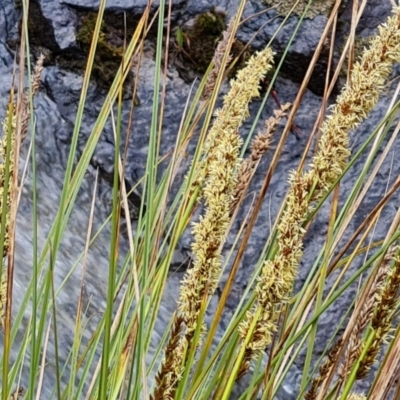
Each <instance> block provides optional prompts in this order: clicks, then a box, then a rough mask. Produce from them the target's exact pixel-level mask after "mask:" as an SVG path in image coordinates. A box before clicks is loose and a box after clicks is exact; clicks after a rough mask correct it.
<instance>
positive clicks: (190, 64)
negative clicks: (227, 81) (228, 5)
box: [172, 7, 250, 81]
mask: <svg viewBox="0 0 400 400" xmlns="http://www.w3.org/2000/svg"><path fill="white" fill-rule="evenodd" d="M226 27H227V24H226V22H225V13H223V12H220V11H217V10H216V9H215V8H214V7H213V8H211V10H210V11H208V12H206V13H203V14H199V15H198V16H197V18H196V20H195V22H194V24H193V26H191V27H183V28H181V27H179V28H178V31H177V34H176V36H177V37H176V40H175V44H174V46H175V50H174V51H173V53H174V54H173V57H172V59H173V63H174V64H175V66H176V67H177V69H178V71H179V73H180V74H181V76H182V77H183V78H184V79H185V80H186V81H190V80H192V79H193V72H196V73H200V74H204V73H205V72H206V71H207V68H208V66H209V65H210V63H211V61H212V58H213V56H214V53H215V50H216V47H217V45H218V42H219V40H220V39H221V38H222V33H223V31H224V30H225V29H226ZM244 47H245V45H244V44H243V43H242V42H240V41H238V40H236V41H235V42H234V44H233V46H232V51H231V53H232V56H233V59H235V58H237V57H239V59H238V62H237V63H236V64H235V68H234V70H233V74H234V73H235V72H236V71H237V70H238V69H240V68H241V67H243V65H244V62H245V61H246V60H247V59H248V58H249V55H250V52H249V51H247V50H246V51H244V52H243V50H244Z"/></svg>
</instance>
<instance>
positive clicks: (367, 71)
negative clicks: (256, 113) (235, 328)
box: [239, 7, 400, 376]
mask: <svg viewBox="0 0 400 400" xmlns="http://www.w3.org/2000/svg"><path fill="white" fill-rule="evenodd" d="M393 14H394V15H393V16H392V17H390V18H389V19H388V21H387V23H386V24H383V25H382V26H380V27H379V35H378V36H376V37H375V38H373V39H372V40H371V42H370V48H369V49H368V50H366V51H365V52H364V54H363V56H362V59H361V60H360V61H359V62H357V63H355V65H354V68H353V71H352V74H351V78H350V81H349V84H348V85H347V86H345V87H344V89H343V90H342V93H341V94H340V95H339V97H338V98H337V101H336V104H335V105H334V106H333V107H332V110H331V113H330V115H329V116H328V117H327V119H326V120H325V122H324V123H323V125H322V127H321V131H322V136H321V140H320V143H319V150H318V152H317V154H316V156H315V157H314V158H313V161H312V163H311V165H310V169H309V171H308V172H302V173H297V172H293V173H292V174H291V177H290V179H289V183H290V188H289V192H288V196H287V203H286V207H285V210H284V212H283V214H282V217H281V220H280V223H279V225H278V228H277V230H278V238H277V248H278V250H277V252H276V255H275V256H274V258H273V259H272V260H267V261H266V262H265V263H264V266H263V268H262V272H261V275H260V277H259V278H258V283H257V286H256V289H255V291H256V302H255V305H254V308H253V309H252V310H251V311H248V312H247V314H246V317H245V320H244V321H243V322H242V323H241V324H240V327H239V333H240V336H241V337H242V339H243V340H244V343H246V344H245V345H244V346H245V352H244V354H243V360H239V362H241V367H240V371H239V376H241V375H243V374H244V373H245V372H246V371H247V369H248V367H249V364H250V361H251V359H253V358H257V357H258V356H259V355H260V354H261V352H262V351H263V350H264V349H265V347H266V346H267V345H268V344H270V343H271V337H272V334H273V333H274V332H275V331H276V330H277V326H276V323H277V318H278V314H279V311H280V309H281V308H282V307H283V306H285V305H286V304H287V302H288V300H289V298H290V293H291V291H292V287H293V283H294V279H295V277H296V274H297V268H298V265H299V261H300V259H301V257H302V254H303V252H302V246H303V236H304V233H305V230H304V228H303V224H304V222H305V221H306V219H307V216H308V214H309V213H310V212H311V211H312V210H313V202H314V201H316V200H318V199H319V198H321V197H322V196H323V195H324V194H326V193H327V191H329V190H330V189H331V187H332V185H334V184H335V182H336V181H337V180H338V179H339V178H340V177H341V175H342V173H343V169H344V168H345V166H346V163H347V159H348V157H349V156H350V151H349V148H348V145H349V131H350V130H352V129H354V128H356V127H357V126H358V125H359V124H360V123H361V122H362V121H363V120H364V119H365V118H366V117H367V116H368V115H369V113H370V112H371V110H372V108H373V107H374V106H375V104H376V103H377V101H378V99H379V94H380V93H381V92H382V90H383V87H384V84H385V80H386V79H387V77H388V75H389V73H390V71H391V68H392V64H393V63H394V62H398V61H399V60H400V7H395V8H394V10H393ZM253 327H254V329H253Z"/></svg>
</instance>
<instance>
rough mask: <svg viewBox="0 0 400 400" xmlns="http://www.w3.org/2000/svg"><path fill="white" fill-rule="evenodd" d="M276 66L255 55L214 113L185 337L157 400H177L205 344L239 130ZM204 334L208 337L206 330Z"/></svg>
mask: <svg viewBox="0 0 400 400" xmlns="http://www.w3.org/2000/svg"><path fill="white" fill-rule="evenodd" d="M272 62H273V53H272V51H271V49H269V48H266V49H264V50H263V51H261V52H257V53H256V54H254V55H253V56H252V57H251V59H250V60H249V61H248V63H247V66H246V67H245V68H244V69H243V70H241V71H239V72H238V74H237V78H236V79H235V80H233V81H232V82H231V89H230V91H229V92H228V94H227V95H226V96H225V98H224V104H223V107H222V108H221V109H219V110H217V111H216V113H215V121H214V124H213V126H212V127H211V130H210V132H209V136H208V140H207V141H206V144H205V145H206V146H208V153H207V159H206V169H207V174H206V177H205V181H204V189H203V198H204V200H205V211H204V214H203V215H202V216H201V217H200V220H199V222H197V223H195V224H194V226H193V230H192V233H193V236H194V241H193V244H192V251H193V255H194V263H193V268H191V269H190V270H189V271H187V273H186V276H185V277H184V279H183V281H182V284H181V290H180V296H179V316H180V317H181V318H182V323H183V326H184V331H183V333H182V335H181V336H180V338H179V341H176V338H174V337H171V339H170V342H169V343H170V344H171V343H173V342H175V343H176V351H173V350H172V349H171V346H169V345H168V346H167V348H168V354H169V355H171V357H170V359H169V360H168V359H166V360H165V362H164V364H163V367H162V369H164V366H165V365H170V368H169V370H170V371H169V372H168V375H167V376H168V381H169V382H166V381H165V380H164V381H163V386H164V388H165V389H164V393H163V394H161V393H160V391H159V390H158V389H156V393H160V394H158V396H159V397H158V398H173V393H174V391H175V385H176V383H177V381H178V378H179V376H180V375H181V374H182V372H183V370H182V366H183V368H185V363H186V361H187V356H188V353H189V351H190V349H191V348H192V346H195V347H197V346H198V345H199V343H200V340H201V339H200V338H201V336H202V335H201V334H200V338H199V339H198V340H197V341H196V343H193V338H194V335H195V331H196V329H197V328H198V324H199V323H202V322H201V318H200V314H201V309H202V304H204V303H203V302H207V299H209V298H210V296H212V295H213V294H214V292H215V289H216V287H217V283H218V280H219V277H220V275H221V248H222V245H223V244H224V241H225V238H226V231H227V228H228V226H229V222H230V213H229V210H230V204H231V198H232V194H233V192H234V189H235V186H236V175H237V170H238V168H239V165H240V159H239V154H240V148H241V144H242V139H241V138H240V136H239V133H238V130H239V127H240V126H241V125H242V123H243V121H244V119H245V118H246V117H248V116H249V110H248V104H249V102H250V101H251V99H252V98H253V97H256V96H258V95H259V82H260V80H261V79H262V78H263V77H264V76H265V74H266V73H267V72H268V70H269V69H270V68H271V64H272ZM200 329H201V333H204V330H205V327H204V326H202V327H201V328H200ZM174 331H176V332H179V331H180V329H179V328H178V327H176V329H174ZM177 354H179V357H177ZM165 372H166V371H165Z"/></svg>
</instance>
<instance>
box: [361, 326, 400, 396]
mask: <svg viewBox="0 0 400 400" xmlns="http://www.w3.org/2000/svg"><path fill="white" fill-rule="evenodd" d="M399 363H400V335H399V332H397V335H396V336H395V338H394V341H393V343H392V346H391V349H390V353H389V354H388V356H387V357H386V358H385V360H384V361H383V363H382V365H381V369H380V374H379V376H378V379H377V380H376V381H375V384H374V387H373V390H372V391H371V392H370V393H369V395H368V396H369V398H370V399H374V400H386V399H387V397H386V395H385V393H386V389H387V387H388V386H389V383H390V381H391V379H392V375H393V373H394V372H396V371H397V369H398V366H399Z"/></svg>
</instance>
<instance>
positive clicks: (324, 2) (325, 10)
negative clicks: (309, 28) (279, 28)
mask: <svg viewBox="0 0 400 400" xmlns="http://www.w3.org/2000/svg"><path fill="white" fill-rule="evenodd" d="M296 1H297V0H285V1H279V0H278V1H277V0H263V3H264V4H265V5H267V6H269V7H271V6H274V5H276V4H279V5H278V7H277V8H276V10H277V11H278V13H279V14H284V15H286V14H287V13H288V12H289V11H290V10H291V9H292V7H293V6H294V4H296ZM308 3H309V0H300V1H299V3H298V4H297V6H296V8H295V9H294V10H293V13H294V14H296V15H298V16H301V15H302V14H303V12H304V10H305V9H306V7H307V4H308ZM334 4H335V0H313V2H312V4H311V5H310V7H309V8H308V11H307V14H306V18H311V19H312V18H315V17H316V16H317V15H320V14H323V15H328V14H329V13H330V11H331V10H332V7H333V5H334Z"/></svg>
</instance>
